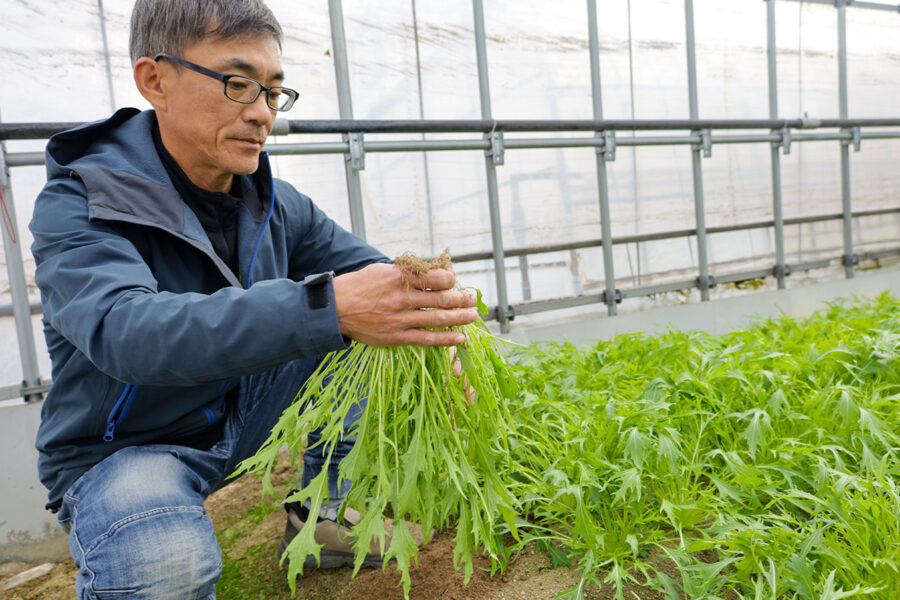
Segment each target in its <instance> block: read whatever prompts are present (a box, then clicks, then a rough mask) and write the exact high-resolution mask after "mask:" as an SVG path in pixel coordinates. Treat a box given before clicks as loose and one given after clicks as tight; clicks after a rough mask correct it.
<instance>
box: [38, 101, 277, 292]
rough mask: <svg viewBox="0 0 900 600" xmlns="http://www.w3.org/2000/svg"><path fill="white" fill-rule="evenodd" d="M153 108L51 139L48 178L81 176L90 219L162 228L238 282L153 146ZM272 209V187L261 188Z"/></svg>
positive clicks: (263, 159) (265, 165)
mask: <svg viewBox="0 0 900 600" xmlns="http://www.w3.org/2000/svg"><path fill="white" fill-rule="evenodd" d="M155 122H156V115H155V113H154V111H152V110H148V111H143V112H141V111H138V110H137V109H135V108H123V109H120V110H118V111H117V112H116V113H115V114H114V115H112V116H111V117H110V118H109V119H106V120H104V121H98V122H96V123H90V124H87V125H83V126H81V127H78V128H76V129H71V130H69V131H64V132H62V133H59V134H57V135H55V136H53V137H52V138H50V141H49V143H48V144H47V151H46V158H47V161H46V162H47V179H48V180H51V179H54V178H59V177H77V178H78V179H80V180H81V181H82V182H83V183H84V185H85V188H86V189H87V196H88V198H87V200H88V209H89V211H90V217H91V218H92V219H103V220H111V221H123V222H127V223H134V224H139V225H146V226H150V227H156V228H159V229H163V230H165V231H167V232H169V233H171V234H173V235H175V236H177V237H180V238H182V239H185V240H186V241H188V242H189V243H191V245H193V246H195V247H197V248H199V249H201V250H203V251H204V252H205V253H206V254H207V255H209V256H210V258H212V259H213V261H214V262H215V263H216V265H217V266H218V267H219V270H220V271H222V274H223V276H225V278H226V279H227V280H228V281H229V282H230V283H231V284H232V285H236V286H239V287H240V282H239V280H238V279H237V278H236V277H235V276H234V274H233V273H232V272H231V269H229V268H228V266H227V265H225V263H224V262H222V260H221V259H220V258H219V257H218V256H217V255H216V253H215V252H214V251H213V249H212V245H211V244H210V242H209V238H208V237H207V235H206V233H205V232H204V230H203V227H202V226H201V224H200V221H199V219H197V217H196V215H194V213H193V212H192V211H191V210H190V209H189V208H188V206H187V205H186V204H185V203H184V201H183V200H182V198H181V196H180V195H179V194H178V192H177V191H176V190H175V187H174V186H173V185H172V181H171V180H170V178H169V175H168V173H167V172H166V170H165V167H164V166H163V164H162V160H161V159H160V157H159V154H157V152H156V149H155V147H154V145H153V138H152V131H153V129H152V128H153V126H154V125H155ZM259 169H261V170H262V172H261V173H260V175H261V177H257V178H256V179H257V180H265V181H269V176H270V172H269V171H270V167H269V161H268V158H267V155H266V154H265V153H262V154H261V155H260V161H259ZM260 192H264V193H260V200H261V202H262V204H263V206H262V208H263V211H264V213H265V211H268V205H269V203H270V202H271V201H272V200H271V198H270V190H260Z"/></svg>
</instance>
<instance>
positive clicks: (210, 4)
mask: <svg viewBox="0 0 900 600" xmlns="http://www.w3.org/2000/svg"><path fill="white" fill-rule="evenodd" d="M282 35H283V34H282V31H281V25H279V24H278V21H277V20H276V19H275V15H273V14H272V11H271V10H269V7H268V6H266V5H265V3H264V2H263V0H137V2H135V5H134V10H132V12H131V40H130V43H129V50H130V52H131V64H132V65H133V64H134V63H136V62H137V61H138V59H140V58H141V57H143V56H149V57H151V58H152V57H154V56H156V55H157V54H159V53H160V52H166V53H168V54H174V55H175V56H180V55H181V54H182V52H183V51H184V49H185V48H187V47H188V46H190V45H191V44H195V43H197V42H199V41H201V40H203V39H206V38H210V37H212V38H218V39H223V40H227V39H234V38H243V37H256V36H260V37H271V38H273V39H274V40H275V42H276V43H277V44H278V50H279V51H280V50H281V41H282Z"/></svg>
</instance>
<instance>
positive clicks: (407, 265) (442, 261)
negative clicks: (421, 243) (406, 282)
mask: <svg viewBox="0 0 900 600" xmlns="http://www.w3.org/2000/svg"><path fill="white" fill-rule="evenodd" d="M394 265H396V266H397V267H398V268H400V269H401V270H402V271H403V272H404V273H410V274H412V275H422V274H424V273H427V272H428V271H430V270H431V269H447V270H448V271H452V270H453V263H452V262H451V261H450V248H445V249H444V251H443V252H442V253H441V255H440V256H438V257H437V258H435V259H434V260H422V259H421V258H419V257H418V256H416V255H415V254H413V253H412V252H404V253H403V254H402V255H400V256H398V257H397V258H396V259H395V260H394Z"/></svg>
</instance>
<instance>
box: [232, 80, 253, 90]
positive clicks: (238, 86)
mask: <svg viewBox="0 0 900 600" xmlns="http://www.w3.org/2000/svg"><path fill="white" fill-rule="evenodd" d="M247 86H248V83H247V82H246V81H240V80H235V79H231V80H229V82H228V89H229V90H232V91H235V92H242V91H244V90H246V89H247Z"/></svg>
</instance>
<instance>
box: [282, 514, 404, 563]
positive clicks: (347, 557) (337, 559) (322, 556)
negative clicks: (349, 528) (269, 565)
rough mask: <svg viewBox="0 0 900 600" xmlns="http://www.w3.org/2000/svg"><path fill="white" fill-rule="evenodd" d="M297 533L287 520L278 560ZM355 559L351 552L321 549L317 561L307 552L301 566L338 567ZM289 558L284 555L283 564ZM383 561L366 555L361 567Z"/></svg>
mask: <svg viewBox="0 0 900 600" xmlns="http://www.w3.org/2000/svg"><path fill="white" fill-rule="evenodd" d="M296 535H297V530H296V528H294V526H293V525H291V522H290V521H288V524H287V527H285V532H284V537H283V538H281V542H280V543H279V544H278V560H281V557H282V556H284V551H285V550H287V547H288V546H289V545H290V543H291V540H292V539H294V536H296ZM394 560H395V559H394V557H391V559H390V560H389V561H388V563H390V562H393V561H394ZM354 561H355V557H354V556H353V553H352V552H336V551H334V550H321V551H319V561H318V562H317V561H316V557H315V556H313V555H312V554H307V555H306V558H305V559H304V560H303V568H304V569H338V568H340V567H352V566H353V564H354ZM289 563H290V560H289V559H288V558H287V557H285V559H284V564H285V565H288V564H289ZM382 563H384V557H382V556H372V555H368V556H366V558H364V559H363V564H362V568H364V569H371V568H374V567H380V566H382Z"/></svg>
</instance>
